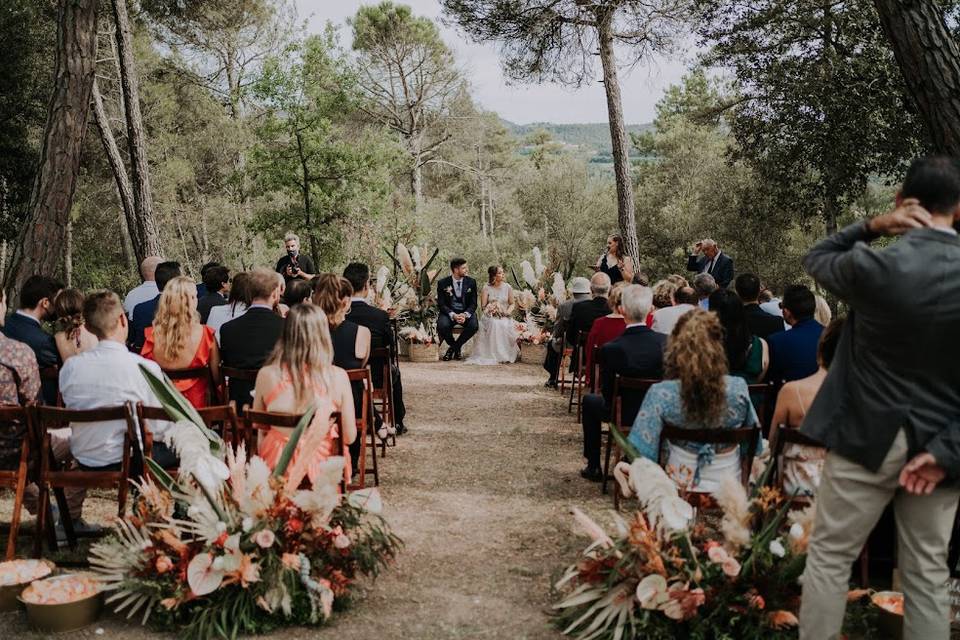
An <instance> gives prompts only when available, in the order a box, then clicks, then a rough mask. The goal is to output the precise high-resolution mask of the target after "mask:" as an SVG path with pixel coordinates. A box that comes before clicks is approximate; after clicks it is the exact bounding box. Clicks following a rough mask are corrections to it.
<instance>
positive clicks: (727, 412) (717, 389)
mask: <svg viewBox="0 0 960 640" xmlns="http://www.w3.org/2000/svg"><path fill="white" fill-rule="evenodd" d="M664 374H665V375H664V377H665V378H668V379H667V380H664V381H663V382H659V383H657V384H655V385H653V386H652V387H650V390H649V391H648V392H647V395H646V397H645V398H644V400H643V405H642V406H641V408H640V413H638V414H637V418H636V420H635V421H634V423H633V428H632V429H631V431H630V443H631V444H632V445H633V446H634V447H636V448H637V450H638V451H639V452H640V453H641V454H643V455H644V456H646V457H647V458H650V459H651V460H654V461H656V460H657V458H658V453H659V447H660V432H661V431H662V429H663V425H664V424H670V425H672V426H675V427H681V428H687V429H736V428H739V427H742V426H747V427H753V426H757V425H758V424H759V421H758V420H757V413H756V411H755V410H754V408H753V403H752V402H750V393H749V391H748V389H747V383H746V381H744V379H743V378H738V377H733V376H730V375H728V372H727V356H726V352H725V351H724V346H723V327H722V326H721V325H720V320H719V319H718V318H717V316H716V314H713V313H710V312H707V311H703V310H702V309H694V310H693V311H690V312H689V313H687V314H685V315H684V316H682V317H681V318H680V319H679V320H678V321H677V325H676V326H675V327H674V329H673V333H672V334H671V335H670V340H669V342H668V343H667V350H666V353H665V355H664ZM666 446H667V449H668V450H669V454H670V455H669V458H668V461H669V464H670V465H671V466H672V467H673V468H675V469H677V470H684V471H682V472H681V478H680V479H682V480H683V481H684V482H687V483H689V488H690V489H692V490H695V491H704V492H712V491H716V490H717V489H718V488H719V487H720V484H721V482H722V481H723V479H724V478H725V477H727V476H730V475H732V476H734V477H737V478H738V479H739V474H740V452H739V451H737V449H736V448H735V447H727V448H721V449H714V447H713V446H711V445H700V444H697V443H693V442H683V441H677V442H673V441H671V442H669V443H668V444H667V445H666ZM684 474H686V475H684Z"/></svg>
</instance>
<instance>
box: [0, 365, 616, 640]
mask: <svg viewBox="0 0 960 640" xmlns="http://www.w3.org/2000/svg"><path fill="white" fill-rule="evenodd" d="M403 372H404V387H405V392H406V401H407V407H408V413H409V415H408V418H407V424H408V426H409V428H410V430H411V432H410V434H409V435H406V436H403V437H401V438H400V439H399V442H398V446H397V447H396V448H388V450H387V458H386V459H385V460H382V461H381V472H382V476H381V479H382V487H381V490H382V492H383V497H384V503H385V516H386V517H387V519H388V520H389V522H390V523H391V525H392V526H393V528H394V530H395V531H396V532H397V534H398V535H400V537H401V538H403V540H404V542H405V548H404V549H403V551H402V552H401V555H400V557H399V558H398V560H397V563H396V566H395V567H392V568H391V569H390V570H389V571H387V572H386V573H385V574H383V575H382V576H381V578H380V579H379V580H377V581H376V582H375V583H373V584H371V585H369V590H368V592H367V594H366V597H364V598H362V599H360V600H359V601H358V602H357V604H356V606H355V607H353V608H352V609H351V610H350V611H348V612H346V613H343V614H341V615H340V616H339V617H338V618H336V620H335V621H334V623H333V624H332V625H330V626H328V627H325V628H322V629H312V628H295V629H288V630H284V631H283V632H278V633H275V634H272V636H269V637H276V638H281V637H282V638H284V639H285V640H287V639H289V640H294V639H300V638H314V637H327V638H336V639H337V640H360V639H361V638H362V639H364V640H370V639H371V638H373V639H377V638H385V639H386V638H390V639H392V638H405V639H406V638H410V639H413V638H429V639H446V638H451V639H453V638H497V639H499V638H503V639H516V640H521V639H531V640H532V639H547V638H559V637H560V635H559V634H558V633H557V632H556V631H555V630H553V629H552V628H551V626H550V619H549V615H548V614H549V606H550V603H551V596H550V585H551V582H552V579H554V578H555V577H556V575H557V572H558V571H559V570H561V569H562V568H563V566H564V564H566V563H569V562H570V561H571V560H572V559H573V558H574V557H575V555H576V552H577V551H578V550H579V549H580V548H581V547H582V546H583V545H584V544H585V543H584V541H583V539H582V538H581V537H579V536H577V535H574V534H573V533H572V527H571V518H570V516H569V507H570V506H571V505H573V504H576V505H579V506H581V507H583V508H585V510H586V511H588V512H591V513H593V514H595V515H600V514H601V513H602V512H603V511H604V510H605V509H607V507H608V506H609V505H610V503H609V501H608V499H606V498H604V497H601V495H600V492H599V489H598V488H597V485H595V484H592V483H587V482H586V481H584V480H581V479H580V477H579V476H578V475H577V472H578V469H579V467H580V465H581V457H580V449H581V436H580V433H581V432H580V427H579V425H577V424H576V422H575V420H574V418H573V417H571V416H570V415H568V413H567V405H566V401H565V399H562V398H561V397H560V396H559V395H558V394H557V392H556V391H552V390H547V389H544V388H543V387H542V386H541V384H542V383H543V380H544V372H543V370H542V369H540V368H539V367H535V366H530V365H522V364H515V365H509V366H498V367H475V366H468V365H465V364H460V363H437V364H405V365H404V368H403ZM9 502H10V501H9V500H2V501H0V507H4V506H8V505H9ZM91 502H93V501H91ZM96 502H97V503H98V504H95V505H91V506H92V507H93V508H88V509H87V513H90V512H93V513H98V512H99V513H103V514H104V515H106V514H107V513H109V502H107V501H103V500H97V501H96ZM2 511H3V509H0V512H2ZM0 515H6V514H2V513H0ZM601 519H604V520H605V519H606V518H602V517H601ZM99 626H100V627H101V628H102V632H101V633H102V635H95V628H93V627H91V628H88V629H86V630H83V631H81V632H77V633H74V634H66V635H64V636H61V637H64V638H94V637H118V638H120V637H122V638H137V639H140V638H155V637H159V634H154V633H151V632H147V631H144V630H142V629H141V628H140V627H138V626H135V624H133V623H127V622H125V621H121V620H118V619H113V618H105V619H104V620H102V621H101V623H100V625H99ZM0 629H3V633H0V636H3V637H14V638H34V637H39V635H37V634H34V633H31V632H29V631H27V629H26V626H25V622H24V620H23V619H22V617H21V616H20V615H19V614H0Z"/></svg>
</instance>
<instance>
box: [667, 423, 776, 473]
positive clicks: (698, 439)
mask: <svg viewBox="0 0 960 640" xmlns="http://www.w3.org/2000/svg"><path fill="white" fill-rule="evenodd" d="M759 439H760V427H740V428H738V429H684V428H683V427H677V426H674V425H671V424H668V423H664V425H663V428H662V430H661V431H660V446H659V448H658V449H657V450H658V451H659V452H660V465H661V466H664V465H665V464H666V461H665V460H664V459H663V457H664V450H665V447H664V445H665V444H666V443H667V441H669V440H684V441H686V442H695V443H697V444H711V445H718V444H721V445H737V446H741V447H742V446H745V447H746V449H747V454H746V455H741V456H740V481H741V482H742V483H743V486H744V487H747V486H749V483H750V468H751V467H752V466H753V458H754V456H755V455H756V453H757V442H758V441H759Z"/></svg>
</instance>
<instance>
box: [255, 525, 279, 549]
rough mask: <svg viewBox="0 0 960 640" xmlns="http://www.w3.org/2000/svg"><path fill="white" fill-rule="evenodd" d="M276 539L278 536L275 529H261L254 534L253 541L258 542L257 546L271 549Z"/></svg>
mask: <svg viewBox="0 0 960 640" xmlns="http://www.w3.org/2000/svg"><path fill="white" fill-rule="evenodd" d="M276 539H277V536H275V535H274V534H273V531H271V530H270V529H261V530H260V531H257V532H256V533H255V534H253V541H254V542H256V543H257V546H259V547H261V548H263V549H269V548H270V547H272V546H273V543H274V542H275V541H276Z"/></svg>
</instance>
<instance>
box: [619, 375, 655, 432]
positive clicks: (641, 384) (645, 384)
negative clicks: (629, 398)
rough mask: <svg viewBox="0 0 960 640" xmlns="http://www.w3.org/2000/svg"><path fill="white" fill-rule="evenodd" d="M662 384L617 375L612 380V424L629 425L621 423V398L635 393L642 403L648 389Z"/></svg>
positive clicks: (647, 379) (649, 379) (646, 379)
mask: <svg viewBox="0 0 960 640" xmlns="http://www.w3.org/2000/svg"><path fill="white" fill-rule="evenodd" d="M658 382H662V381H661V380H655V379H652V378H629V377H626V376H621V375H617V376H616V377H615V378H614V380H613V424H615V425H616V426H618V427H629V426H632V425H630V424H624V423H623V396H624V395H626V394H627V393H635V394H637V396H639V397H638V398H637V399H638V400H639V401H640V402H643V399H644V398H645V397H646V395H647V391H649V390H650V387H652V386H653V385H655V384H657V383H658Z"/></svg>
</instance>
